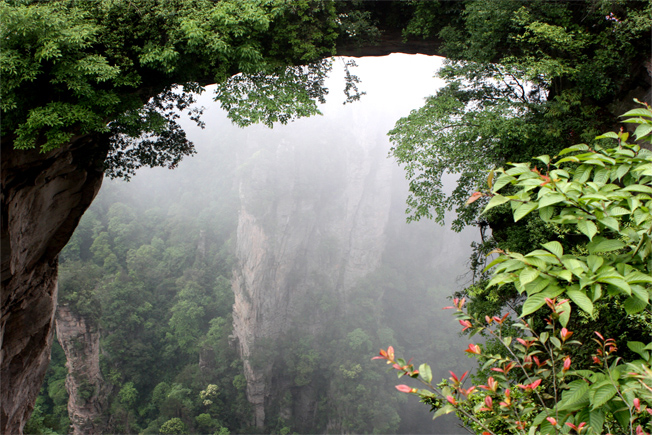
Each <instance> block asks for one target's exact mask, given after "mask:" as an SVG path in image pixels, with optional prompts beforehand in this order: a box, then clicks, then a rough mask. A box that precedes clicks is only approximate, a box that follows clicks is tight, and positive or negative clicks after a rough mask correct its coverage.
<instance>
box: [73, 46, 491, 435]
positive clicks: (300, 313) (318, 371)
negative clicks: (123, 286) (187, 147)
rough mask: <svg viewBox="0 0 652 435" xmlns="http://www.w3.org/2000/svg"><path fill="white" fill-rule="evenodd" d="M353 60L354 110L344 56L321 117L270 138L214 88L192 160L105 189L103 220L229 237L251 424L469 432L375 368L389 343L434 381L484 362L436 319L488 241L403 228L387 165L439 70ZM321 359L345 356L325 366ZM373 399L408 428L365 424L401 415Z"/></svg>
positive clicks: (394, 60) (400, 178)
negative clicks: (398, 125) (427, 368)
mask: <svg viewBox="0 0 652 435" xmlns="http://www.w3.org/2000/svg"><path fill="white" fill-rule="evenodd" d="M355 61H356V63H357V65H358V66H357V67H354V68H352V69H351V73H352V74H355V75H357V76H358V77H359V79H360V83H359V85H358V86H359V89H360V91H363V92H365V95H363V96H362V97H361V99H360V101H357V102H353V103H349V104H343V101H344V100H345V96H344V94H343V93H342V90H343V89H344V86H345V85H344V72H343V66H344V60H343V59H335V60H334V63H333V70H332V72H331V74H330V76H329V79H328V80H327V82H326V86H327V87H328V88H329V94H328V96H327V102H326V104H324V105H321V106H320V111H321V112H322V113H323V115H321V116H314V117H310V118H304V119H299V120H296V121H294V122H290V123H289V124H287V125H280V124H279V125H275V126H274V128H272V129H270V128H267V127H264V126H260V125H254V126H250V127H247V128H239V127H236V126H234V125H232V124H231V122H230V121H229V120H228V119H227V117H226V113H225V112H224V111H223V110H221V109H219V107H217V106H218V104H216V103H215V102H213V101H212V98H213V89H212V88H210V87H209V88H208V89H207V91H206V92H204V94H202V95H200V96H198V104H199V105H202V106H204V107H205V110H204V115H203V117H202V119H203V121H204V122H205V124H206V125H205V128H204V129H200V128H198V127H197V126H196V125H195V124H194V123H192V122H191V121H190V120H184V121H183V125H184V128H185V130H186V132H187V135H188V137H189V139H190V140H191V141H193V142H194V144H195V146H196V149H197V151H198V153H197V155H196V156H194V157H192V158H187V159H185V160H184V161H182V162H181V164H180V165H179V167H178V168H176V169H175V170H173V171H170V170H167V169H160V168H158V169H141V170H139V171H138V173H137V175H136V176H135V177H134V178H133V179H132V180H131V181H130V182H128V183H127V182H124V181H120V180H105V183H104V185H103V187H102V190H101V192H100V194H99V197H98V199H97V200H96V204H95V205H94V206H93V208H92V210H94V213H96V214H98V215H101V214H102V213H104V212H106V210H108V209H109V208H110V206H111V204H113V203H116V202H121V203H125V204H130V206H131V207H134V208H141V209H143V210H158V211H157V212H156V213H155V214H157V216H158V217H157V218H156V219H159V221H161V222H163V221H165V219H169V218H174V219H176V220H181V221H184V222H185V224H187V225H191V224H190V223H191V222H199V223H198V224H197V226H196V228H199V229H197V230H196V231H195V230H192V231H190V232H189V233H188V234H190V235H184V236H182V237H185V238H188V239H191V242H192V243H191V244H192V245H193V246H203V245H202V244H203V243H204V241H203V238H204V237H212V236H210V234H215V235H216V236H215V237H216V238H219V240H220V242H219V243H220V246H218V247H217V248H215V249H216V250H217V249H222V250H224V251H228V261H226V260H225V261H226V263H225V264H226V266H225V265H224V264H222V265H221V266H219V267H222V268H223V269H224V270H225V271H226V272H224V274H227V275H229V276H228V277H227V278H228V279H229V280H230V281H231V286H232V290H233V292H234V296H233V297H234V299H233V301H232V303H233V312H232V322H233V327H234V329H233V330H232V332H231V333H230V335H229V337H230V338H229V343H230V344H229V346H232V347H233V349H235V350H237V352H238V355H239V356H240V357H241V358H242V359H243V363H242V364H243V365H242V367H243V369H242V370H243V373H244V377H245V378H246V380H247V387H246V396H247V399H248V401H249V402H250V403H251V404H252V408H251V413H252V414H251V415H252V417H251V418H252V426H254V425H255V426H258V427H266V428H268V430H269V428H272V427H274V426H273V425H274V424H276V423H275V422H276V421H283V422H284V423H283V424H287V425H289V426H288V427H291V428H292V430H293V431H297V432H300V433H312V432H313V431H332V432H342V433H343V432H348V433H351V432H357V431H360V430H365V431H366V430H370V431H371V430H378V431H384V430H389V429H387V428H393V429H392V430H395V431H396V432H398V433H466V432H465V431H464V430H462V429H461V428H459V427H458V426H457V425H456V423H455V421H454V419H452V417H451V416H447V417H445V418H442V419H438V420H436V421H435V422H432V420H431V414H429V412H428V408H427V407H426V406H425V405H423V404H419V403H418V401H417V400H416V397H413V396H410V397H407V395H405V394H403V393H399V392H397V391H395V390H394V388H393V385H395V384H398V383H404V380H403V379H402V380H400V381H397V379H396V377H395V375H394V374H393V373H386V366H385V365H384V364H382V363H381V362H378V361H374V362H370V359H371V357H372V356H374V355H375V354H377V352H378V347H383V348H387V346H390V345H393V346H394V347H395V348H396V349H397V352H401V356H405V357H406V359H407V358H410V357H414V358H415V362H416V363H417V365H418V364H419V363H422V362H428V363H430V365H431V366H432V367H433V372H434V374H435V376H434V379H435V380H437V379H441V378H442V377H444V378H446V377H448V376H449V375H448V370H454V371H455V372H456V373H458V374H459V373H460V372H463V371H464V370H466V369H470V368H472V367H473V360H469V359H467V358H465V357H464V353H463V349H465V348H466V345H467V344H468V341H467V339H466V338H461V337H458V335H457V334H458V331H459V325H458V324H457V322H456V321H455V320H454V319H453V317H452V316H451V313H450V312H448V311H442V309H441V308H442V307H443V306H445V305H449V301H448V300H447V298H448V297H449V296H450V295H451V294H452V293H453V292H454V291H457V290H460V289H462V288H463V287H464V286H465V285H468V284H469V280H470V277H469V275H468V273H467V270H468V264H467V261H468V258H469V256H470V253H471V248H470V243H471V241H473V240H475V239H476V238H478V236H479V235H478V234H477V230H475V229H472V228H471V229H466V230H464V231H463V232H461V233H455V232H453V231H451V230H450V228H449V227H441V226H439V225H437V224H436V223H434V222H432V221H422V222H415V223H410V224H407V223H406V215H405V208H406V206H405V199H406V198H407V195H408V190H407V182H406V180H405V178H404V174H403V173H402V170H401V169H400V168H399V167H398V165H397V164H396V163H395V162H394V161H393V160H392V159H391V158H390V157H388V152H389V149H390V146H391V144H390V143H389V140H388V137H387V132H388V131H389V130H390V129H391V128H392V127H393V126H394V123H395V122H396V121H397V120H398V119H399V118H400V117H403V116H406V115H408V114H409V112H410V110H412V109H417V108H419V107H420V106H421V105H422V104H423V101H424V98H426V97H427V96H429V95H432V94H434V93H436V91H437V89H438V87H439V86H441V85H442V82H441V81H440V80H439V79H437V78H435V77H434V75H435V73H436V71H437V69H438V68H439V67H440V66H441V65H442V61H443V59H442V58H439V57H432V56H423V55H403V54H393V55H390V56H386V57H375V58H360V59H355ZM454 183H455V176H454V174H453V175H448V176H447V177H445V179H444V184H445V189H446V190H447V191H450V190H452V186H454ZM152 213H154V212H152ZM450 220H451V219H448V221H447V223H450ZM217 227H219V228H217ZM193 228H194V227H193ZM207 233H208V234H209V236H205V235H204V234H207ZM178 234H181V233H178ZM217 235H219V237H218V236H217ZM172 238H173V237H172V236H171V239H170V240H172ZM182 242H183V241H180V243H182ZM146 243H150V240H146ZM151 243H152V245H153V244H154V242H151ZM165 243H166V244H171V243H172V242H171V241H167V240H166V241H165ZM166 246H167V245H166ZM216 246H217V245H216ZM133 249H136V247H134V248H133ZM197 249H199V248H197ZM201 249H204V248H201ZM134 252H135V251H134ZM126 255H127V256H128V254H126ZM202 255H204V254H202ZM118 257H119V256H118ZM225 258H226V257H225ZM227 263H228V264H227ZM181 273H183V271H182V272H181ZM64 285H65V284H64ZM174 298H177V299H178V298H179V296H178V295H177V296H174ZM177 299H174V300H177ZM228 309H229V310H231V306H230V305H229V308H228ZM173 312H174V311H173ZM367 317H368V318H367ZM170 322H171V321H170ZM200 329H201V328H200ZM306 337H307V338H306ZM297 343H302V344H301V346H302V347H297V346H299V344H297ZM347 346H348V347H347ZM270 349H273V350H270ZM324 349H330V351H329V353H335V352H337V353H338V354H339V356H338V357H332V355H331V356H328V358H326V356H324V353H323V352H324ZM313 351H314V352H316V354H319V355H320V358H318V359H317V360H316V361H315V360H313V359H310V361H309V364H308V362H306V361H307V360H306V359H305V358H303V357H304V356H305V354H308V353H309V352H313ZM319 352H322V353H319ZM292 355H293V356H292ZM201 358H203V357H201V356H200V363H201V361H202V359H201ZM302 358H303V359H302ZM329 358H330V359H329ZM319 359H322V360H327V361H328V364H326V363H323V364H321V365H320V362H319ZM207 364H209V363H207ZM210 364H218V365H219V362H218V363H215V362H213V363H210ZM210 364H209V365H210ZM302 367H303V368H302ZM305 367H308V368H305ZM311 376H312V377H311ZM338 376H339V377H338ZM151 382H153V381H151ZM405 383H409V382H405ZM362 386H364V391H362V390H361V388H362ZM414 386H417V384H416V383H415V384H414ZM153 387H154V385H151V388H153ZM356 388H357V389H356ZM374 388H378V389H379V391H384V392H385V393H382V394H387V395H388V397H392V398H393V399H392V400H394V402H392V403H391V407H392V409H395V410H397V415H398V416H399V417H400V422H398V420H396V418H395V417H392V418H393V420H392V421H388V422H383V423H382V425H381V423H380V422H379V423H378V425H377V426H373V425H372V426H364V428H363V426H359V425H358V426H356V424H359V423H357V422H358V421H359V420H364V419H371V420H379V421H380V420H382V418H385V416H388V415H390V414H391V412H390V411H387V410H381V409H380V408H379V407H380V406H381V405H380V404H379V405H374V404H373V403H372V402H370V400H371V399H369V398H370V397H372V396H373V395H374V394H376V393H373V391H375V390H373V389H374ZM142 389H146V387H142ZM141 393H142V394H143V396H145V395H146V394H147V392H146V391H141ZM406 397H407V402H406ZM360 400H363V401H365V402H366V405H367V406H368V407H371V408H378V409H377V414H374V413H373V412H371V411H369V410H363V409H361V410H358V411H354V408H355V407H354V405H355V404H356V403H358V404H359V405H364V404H365V403H359V402H358V401H360ZM383 406H384V405H383ZM367 412H371V414H366V413H367ZM391 415H392V416H393V414H391ZM387 418H389V417H387ZM142 424H143V425H145V424H147V422H145V423H142ZM279 424H280V423H279ZM365 424H372V423H365ZM279 427H280V426H279ZM360 428H363V429H360ZM275 430H278V428H277V429H275Z"/></svg>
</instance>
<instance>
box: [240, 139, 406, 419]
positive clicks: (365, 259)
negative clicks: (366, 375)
mask: <svg viewBox="0 0 652 435" xmlns="http://www.w3.org/2000/svg"><path fill="white" fill-rule="evenodd" d="M380 131H382V130H377V129H373V128H368V129H367V128H365V129H360V133H359V134H358V135H357V137H348V138H346V137H340V138H338V139H339V140H335V141H333V140H331V141H329V142H328V143H327V141H326V140H325V139H323V140H322V141H317V142H312V143H300V142H299V143H297V137H294V138H293V140H286V139H284V138H281V139H280V140H276V137H277V136H274V139H271V140H269V141H268V142H266V143H256V142H255V141H254V142H253V143H251V142H250V143H248V144H247V146H246V147H244V148H243V149H242V150H241V151H240V155H242V156H243V157H242V163H241V167H243V169H242V171H241V177H240V184H239V186H240V197H241V208H240V216H239V225H238V232H237V247H236V256H237V259H238V261H237V265H236V268H235V269H234V280H233V289H234V293H235V305H234V313H233V317H234V334H235V336H236V337H237V339H238V343H239V348H240V353H241V356H242V358H243V360H244V364H245V374H246V376H247V393H248V397H249V400H250V402H251V403H252V404H253V405H254V408H255V423H256V425H257V426H259V427H263V426H264V423H265V406H266V405H269V402H270V401H271V400H272V398H274V399H278V395H279V394H280V392H279V391H278V386H277V391H271V382H270V380H271V378H272V376H271V372H272V369H273V367H272V364H271V361H269V362H266V363H263V364H262V365H259V366H258V367H256V366H255V364H253V363H252V358H253V357H254V351H255V347H256V344H257V343H259V342H260V341H265V340H267V341H268V342H270V341H271V342H273V341H275V340H277V339H279V338H280V337H281V336H282V335H283V334H284V333H285V332H287V331H288V330H289V329H291V328H293V327H295V326H296V323H297V322H300V320H299V318H301V317H302V316H309V318H310V323H309V325H308V328H309V330H308V331H304V332H306V333H308V334H317V333H318V331H320V330H321V329H322V328H323V326H324V324H326V323H328V322H334V321H336V316H337V313H335V312H333V311H328V310H326V311H323V310H320V309H318V307H316V306H310V305H309V304H308V303H307V301H314V300H316V299H318V298H332V299H334V300H337V302H338V303H339V304H340V305H342V306H346V298H347V292H348V290H349V289H350V287H351V285H352V284H353V283H354V282H355V281H356V280H357V279H359V278H361V277H363V276H365V275H366V274H367V273H369V272H371V271H373V270H375V269H376V268H377V267H378V266H379V264H380V260H381V257H382V254H383V252H384V248H385V243H386V238H385V237H384V234H385V233H386V231H387V223H388V218H389V212H390V205H391V201H392V189H391V183H392V181H393V180H395V179H396V177H397V176H399V177H400V174H398V173H397V171H396V170H395V169H394V168H393V167H392V166H393V165H392V162H391V161H389V160H388V159H386V152H387V151H386V147H385V146H384V145H386V139H385V140H383V138H382V137H381V138H379V137H377V136H378V135H381V134H382V133H380ZM368 136H371V137H368ZM306 137H310V136H306ZM312 137H315V135H314V134H313V135H312ZM378 139H381V140H380V141H379V140H378ZM334 144H335V145H334ZM306 310H307V311H306ZM307 408H310V406H309V405H308V406H307ZM293 417H295V418H298V419H299V420H302V421H305V420H308V419H309V417H308V416H306V415H303V416H293Z"/></svg>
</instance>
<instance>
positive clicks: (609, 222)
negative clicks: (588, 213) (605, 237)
mask: <svg viewBox="0 0 652 435" xmlns="http://www.w3.org/2000/svg"><path fill="white" fill-rule="evenodd" d="M598 222H600V223H601V224H602V225H604V226H605V227H607V228H609V229H611V230H614V231H616V232H618V231H620V224H619V223H618V220H617V219H616V218H612V217H609V216H607V217H603V218H602V219H598Z"/></svg>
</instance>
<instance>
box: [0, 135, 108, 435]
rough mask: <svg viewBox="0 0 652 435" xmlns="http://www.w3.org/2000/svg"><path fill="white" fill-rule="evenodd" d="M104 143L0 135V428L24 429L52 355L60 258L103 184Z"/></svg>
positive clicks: (9, 431)
mask: <svg viewBox="0 0 652 435" xmlns="http://www.w3.org/2000/svg"><path fill="white" fill-rule="evenodd" d="M101 144H106V141H103V140H95V141H94V142H93V143H90V142H89V141H88V140H77V141H73V142H72V143H71V144H70V145H68V146H65V147H62V148H59V149H57V150H54V151H50V152H48V153H39V152H38V151H36V150H14V149H13V143H12V141H11V140H9V139H8V138H3V140H2V193H1V197H0V199H1V205H2V225H1V233H0V237H1V248H2V249H1V251H2V266H1V267H2V295H1V299H2V317H1V318H0V340H1V341H0V342H1V343H2V350H1V351H0V376H1V380H2V387H1V392H0V397H1V401H2V403H1V410H0V420H1V421H0V433H3V434H5V433H6V434H19V433H22V430H23V427H24V425H25V423H26V421H27V419H28V418H29V415H30V413H31V410H32V408H33V406H34V401H35V400H36V396H37V395H38V391H39V389H40V388H41V384H42V382H43V377H44V376H45V372H46V370H47V366H48V362H49V359H50V347H51V344H52V337H53V332H54V329H53V328H54V311H55V307H56V297H57V256H58V254H59V252H60V251H61V249H62V248H63V247H64V246H65V244H66V242H67V241H68V239H69V238H70V236H71V235H72V233H73V231H74V229H75V227H76V226H77V224H78V222H79V219H80V218H81V216H82V214H83V213H84V211H86V209H87V208H88V206H89V205H90V204H91V202H92V201H93V198H94V197H95V195H96V194H97V192H98V190H99V188H100V185H101V182H102V176H103V174H102V161H103V160H104V157H105V156H106V150H107V148H106V147H105V146H102V145H101Z"/></svg>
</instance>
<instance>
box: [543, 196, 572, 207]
mask: <svg viewBox="0 0 652 435" xmlns="http://www.w3.org/2000/svg"><path fill="white" fill-rule="evenodd" d="M564 199H566V198H564V195H562V194H561V193H550V194H547V195H543V196H542V197H541V198H539V208H544V207H547V206H549V205H553V204H557V203H559V202H562V201H563V200H564Z"/></svg>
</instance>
